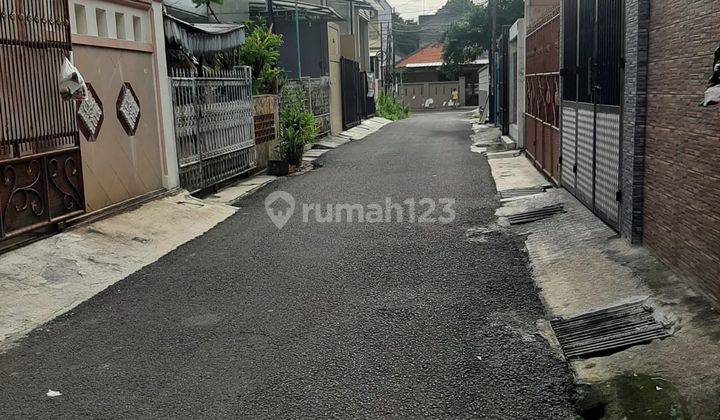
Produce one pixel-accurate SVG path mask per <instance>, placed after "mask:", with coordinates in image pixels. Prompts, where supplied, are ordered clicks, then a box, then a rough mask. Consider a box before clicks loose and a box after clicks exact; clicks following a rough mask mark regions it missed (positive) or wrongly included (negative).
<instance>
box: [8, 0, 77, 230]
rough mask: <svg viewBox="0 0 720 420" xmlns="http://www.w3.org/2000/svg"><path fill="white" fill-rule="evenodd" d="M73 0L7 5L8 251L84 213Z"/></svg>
mask: <svg viewBox="0 0 720 420" xmlns="http://www.w3.org/2000/svg"><path fill="white" fill-rule="evenodd" d="M70 50H71V41H70V18H69V16H68V2H67V0H22V1H20V0H0V244H2V243H4V242H5V240H6V239H9V238H12V237H19V236H20V235H22V234H24V233H28V232H31V231H34V230H36V229H39V228H43V227H47V226H52V225H54V224H56V223H58V222H61V221H63V220H66V219H68V218H70V217H73V216H77V215H79V214H82V213H83V212H84V208H85V204H84V199H83V183H82V162H81V160H80V136H79V134H78V129H77V124H76V121H75V106H74V104H73V103H72V102H69V101H68V102H66V101H63V100H62V99H61V96H60V87H59V77H58V74H59V73H60V68H61V66H62V64H63V60H64V59H65V58H66V57H69V55H70Z"/></svg>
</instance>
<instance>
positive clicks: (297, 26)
mask: <svg viewBox="0 0 720 420" xmlns="http://www.w3.org/2000/svg"><path fill="white" fill-rule="evenodd" d="M295 56H296V57H297V69H298V71H297V74H298V79H300V78H302V65H301V64H300V61H301V60H300V17H299V13H298V0H295Z"/></svg>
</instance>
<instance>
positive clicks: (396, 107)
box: [375, 92, 410, 121]
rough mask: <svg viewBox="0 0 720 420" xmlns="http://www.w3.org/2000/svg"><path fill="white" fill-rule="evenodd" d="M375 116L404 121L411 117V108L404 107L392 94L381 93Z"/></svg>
mask: <svg viewBox="0 0 720 420" xmlns="http://www.w3.org/2000/svg"><path fill="white" fill-rule="evenodd" d="M375 115H377V116H378V117H382V118H387V119H388V120H392V121H395V120H402V119H403V118H407V117H409V116H410V107H409V106H403V105H402V104H401V103H399V102H398V101H397V100H396V99H395V97H394V96H393V95H392V94H391V93H385V92H380V95H379V96H378V101H377V106H376V108H375Z"/></svg>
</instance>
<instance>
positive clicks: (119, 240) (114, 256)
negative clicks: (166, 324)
mask: <svg viewBox="0 0 720 420" xmlns="http://www.w3.org/2000/svg"><path fill="white" fill-rule="evenodd" d="M236 211H237V209H236V208H234V207H230V206H226V205H220V204H212V203H205V202H202V201H200V200H197V199H195V198H193V197H191V196H190V195H189V194H187V193H180V194H176V195H173V196H170V197H165V198H162V199H159V200H155V201H152V202H149V203H146V204H144V205H142V206H141V207H139V208H137V209H135V210H132V211H128V212H126V213H122V214H118V215H116V216H113V217H110V218H107V219H104V220H100V221H97V222H94V223H92V224H91V225H88V226H84V227H79V228H77V229H72V230H69V231H66V232H63V233H60V234H58V235H55V236H52V237H50V238H47V239H44V240H42V241H38V242H35V243H32V244H30V245H28V246H25V247H23V248H20V249H17V250H14V251H11V252H8V253H6V254H3V255H0V351H2V350H5V349H7V348H8V347H9V346H11V345H12V343H14V342H15V341H16V340H17V339H19V338H21V337H22V336H24V335H25V334H26V333H28V332H30V331H31V330H32V329H34V328H35V327H37V326H39V325H42V324H44V323H45V322H47V321H49V320H51V319H53V318H55V317H56V316H58V315H61V314H63V313H65V312H67V311H69V310H71V309H72V308H74V307H75V306H77V305H78V304H80V303H82V302H83V301H85V300H87V299H89V298H90V297H92V296H94V295H95V294H97V293H99V292H100V291H102V290H104V289H105V288H107V287H108V286H110V285H112V284H114V283H115V282H117V281H119V280H121V279H123V278H125V277H127V276H128V275H130V274H132V273H134V272H135V271H137V270H139V269H141V268H142V267H144V266H146V265H148V264H150V263H152V262H154V261H157V260H158V259H159V258H160V257H162V256H163V255H165V254H167V253H169V252H170V251H172V250H174V249H175V248H177V247H178V246H180V245H182V244H184V243H186V242H188V241H190V240H191V239H193V238H195V237H197V236H200V235H202V234H203V233H205V232H207V231H208V230H210V228H212V227H213V226H215V225H217V224H218V223H220V222H221V221H223V220H225V219H226V218H228V217H230V216H231V215H232V214H234V213H235V212H236ZM169 221H171V223H168V222H169Z"/></svg>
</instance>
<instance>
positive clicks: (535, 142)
mask: <svg viewBox="0 0 720 420" xmlns="http://www.w3.org/2000/svg"><path fill="white" fill-rule="evenodd" d="M559 43H560V16H559V14H554V16H552V15H551V16H549V17H548V18H547V19H544V20H543V21H541V22H540V23H539V25H537V26H536V27H535V28H529V31H528V35H527V38H526V55H525V58H526V69H525V101H526V103H525V150H526V152H527V154H528V157H529V158H530V159H531V160H532V161H533V163H534V164H535V166H537V167H538V169H540V170H542V171H543V172H544V173H545V175H547V176H548V177H550V178H551V179H552V180H553V181H555V182H556V183H557V182H558V179H559V177H558V163H559V158H560V129H559V126H560V125H559V116H558V112H559V105H560V100H559V96H558V95H559V78H560V58H559Z"/></svg>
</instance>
